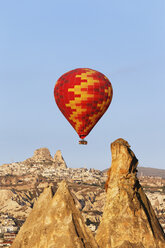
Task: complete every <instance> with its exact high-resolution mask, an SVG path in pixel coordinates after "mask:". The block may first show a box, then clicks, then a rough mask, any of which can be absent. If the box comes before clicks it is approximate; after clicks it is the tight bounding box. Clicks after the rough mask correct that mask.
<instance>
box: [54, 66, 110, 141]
mask: <svg viewBox="0 0 165 248" xmlns="http://www.w3.org/2000/svg"><path fill="white" fill-rule="evenodd" d="M112 95H113V89H112V85H111V83H110V81H109V80H108V78H107V77H106V76H105V75H103V74H102V73H100V72H98V71H95V70H92V69H88V68H78V69H75V70H72V71H69V72H67V73H65V74H63V75H62V76H61V77H60V78H59V79H58V80H57V82H56V84H55V87H54V97H55V101H56V103H57V106H58V107H59V109H60V110H61V112H62V113H63V115H64V116H65V117H66V119H67V120H68V121H69V122H70V124H71V125H72V127H73V128H74V129H75V130H76V132H77V134H78V135H79V137H80V138H81V139H84V138H85V137H86V136H87V135H88V134H89V132H90V131H91V130H92V128H93V127H94V126H95V125H96V123H97V122H98V121H99V119H100V118H101V117H102V115H103V114H104V113H105V111H106V110H107V108H108V107H109V105H110V103H111V100H112Z"/></svg>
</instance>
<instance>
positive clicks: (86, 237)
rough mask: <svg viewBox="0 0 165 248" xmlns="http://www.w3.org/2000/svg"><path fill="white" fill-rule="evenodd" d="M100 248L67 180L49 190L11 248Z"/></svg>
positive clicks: (39, 201) (38, 202)
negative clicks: (53, 191)
mask: <svg viewBox="0 0 165 248" xmlns="http://www.w3.org/2000/svg"><path fill="white" fill-rule="evenodd" d="M50 247H51V248H62V247H64V248H98V245H97V244H96V241H95V240H94V237H93V234H92V233H91V231H90V230H89V229H88V228H87V227H86V226H85V224H84V221H83V218H82V216H81V214H80V212H79V210H78V209H77V208H76V207H75V204H74V200H73V197H72V195H71V193H70V191H69V189H68V186H67V184H66V182H65V181H62V182H61V183H60V185H59V188H58V190H57V192H56V194H55V195H54V196H52V191H51V188H47V189H45V190H44V192H43V193H42V194H41V196H40V197H39V199H38V201H37V202H36V203H35V206H34V209H33V210H32V211H31V213H30V215H29V217H28V218H27V220H26V222H25V223H24V225H23V226H22V227H21V229H20V232H19V233H18V235H17V237H16V239H15V241H14V243H13V245H12V248H50Z"/></svg>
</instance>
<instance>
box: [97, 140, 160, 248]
mask: <svg viewBox="0 0 165 248" xmlns="http://www.w3.org/2000/svg"><path fill="white" fill-rule="evenodd" d="M111 152H112V164H111V168H110V169H109V171H108V180H107V183H106V189H107V199H106V204H105V208H104V212H103V217H102V221H101V223H100V226H99V228H98V231H97V234H96V241H97V242H98V245H99V247H100V248H105V247H106V248H129V247H130V248H132V247H133V248H164V247H165V235H164V232H163V229H162V227H161V226H160V224H159V222H158V219H157V217H156V215H155V213H154V210H153V208H152V206H151V204H150V201H149V200H148V198H147V196H146V195H145V193H144V191H143V189H142V187H141V185H140V184H139V181H138V178H137V176H136V169H137V165H138V160H137V158H136V156H135V155H134V153H133V152H132V150H131V149H130V146H129V144H128V142H127V141H125V140H123V139H118V140H116V141H115V142H113V143H112V144H111Z"/></svg>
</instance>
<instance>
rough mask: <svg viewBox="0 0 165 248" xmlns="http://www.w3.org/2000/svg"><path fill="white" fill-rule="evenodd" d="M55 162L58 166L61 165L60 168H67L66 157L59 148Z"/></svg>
mask: <svg viewBox="0 0 165 248" xmlns="http://www.w3.org/2000/svg"><path fill="white" fill-rule="evenodd" d="M54 162H55V164H56V167H60V168H64V169H66V168H67V165H66V163H65V161H64V158H63V157H62V154H61V151H60V150H58V151H57V152H56V154H55V155H54Z"/></svg>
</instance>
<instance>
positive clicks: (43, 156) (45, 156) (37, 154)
mask: <svg viewBox="0 0 165 248" xmlns="http://www.w3.org/2000/svg"><path fill="white" fill-rule="evenodd" d="M32 159H33V160H37V161H40V160H41V161H43V160H52V156H51V155H50V151H49V149H48V148H39V149H37V150H35V151H34V155H33V157H32Z"/></svg>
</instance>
